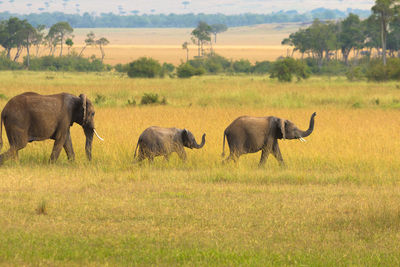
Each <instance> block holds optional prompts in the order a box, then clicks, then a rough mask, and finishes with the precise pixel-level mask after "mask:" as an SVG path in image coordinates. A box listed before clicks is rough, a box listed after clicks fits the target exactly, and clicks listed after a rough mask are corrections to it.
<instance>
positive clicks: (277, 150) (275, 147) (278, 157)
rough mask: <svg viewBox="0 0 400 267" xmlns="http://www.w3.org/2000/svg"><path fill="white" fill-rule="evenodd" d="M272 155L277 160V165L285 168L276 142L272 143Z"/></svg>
mask: <svg viewBox="0 0 400 267" xmlns="http://www.w3.org/2000/svg"><path fill="white" fill-rule="evenodd" d="M272 154H273V155H274V157H275V158H276V159H277V160H278V162H279V165H281V166H282V167H284V166H285V162H284V161H283V158H282V154H281V150H280V149H279V145H278V140H275V141H274V144H273V146H272Z"/></svg>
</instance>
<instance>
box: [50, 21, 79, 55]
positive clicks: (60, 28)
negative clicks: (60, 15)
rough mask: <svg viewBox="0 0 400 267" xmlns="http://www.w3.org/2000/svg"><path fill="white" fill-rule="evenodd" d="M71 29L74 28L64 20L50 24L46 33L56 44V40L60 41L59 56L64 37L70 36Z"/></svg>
mask: <svg viewBox="0 0 400 267" xmlns="http://www.w3.org/2000/svg"><path fill="white" fill-rule="evenodd" d="M73 31H74V29H72V27H71V26H70V25H69V23H68V22H66V21H61V22H58V23H56V24H54V25H53V26H51V28H50V30H49V33H48V34H47V35H48V36H49V37H50V39H51V40H52V41H53V44H54V43H55V44H56V43H57V42H58V43H60V46H61V48H60V57H61V56H62V52H63V44H64V42H65V38H67V37H69V36H71V34H72V32H73Z"/></svg>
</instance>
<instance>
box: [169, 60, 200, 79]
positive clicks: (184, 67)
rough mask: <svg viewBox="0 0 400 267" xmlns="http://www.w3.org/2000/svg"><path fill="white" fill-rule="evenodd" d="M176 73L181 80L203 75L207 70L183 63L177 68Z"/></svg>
mask: <svg viewBox="0 0 400 267" xmlns="http://www.w3.org/2000/svg"><path fill="white" fill-rule="evenodd" d="M176 72H177V75H178V77H179V78H190V77H192V76H195V75H203V74H204V73H205V70H204V68H202V67H197V68H195V67H193V66H192V65H190V64H189V63H183V64H181V65H180V66H179V67H178V68H177V70H176Z"/></svg>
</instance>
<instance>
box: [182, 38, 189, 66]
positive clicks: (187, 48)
mask: <svg viewBox="0 0 400 267" xmlns="http://www.w3.org/2000/svg"><path fill="white" fill-rule="evenodd" d="M188 45H189V43H188V42H184V43H183V44H182V49H184V50H186V62H188V60H189V46H188Z"/></svg>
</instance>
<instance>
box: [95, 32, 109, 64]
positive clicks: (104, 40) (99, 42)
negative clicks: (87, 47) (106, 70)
mask: <svg viewBox="0 0 400 267" xmlns="http://www.w3.org/2000/svg"><path fill="white" fill-rule="evenodd" d="M109 43H110V41H108V40H107V38H105V37H101V38H100V39H98V40H96V45H98V46H99V48H100V52H101V62H103V59H104V56H105V55H106V54H105V53H104V46H106V45H108V44H109Z"/></svg>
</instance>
